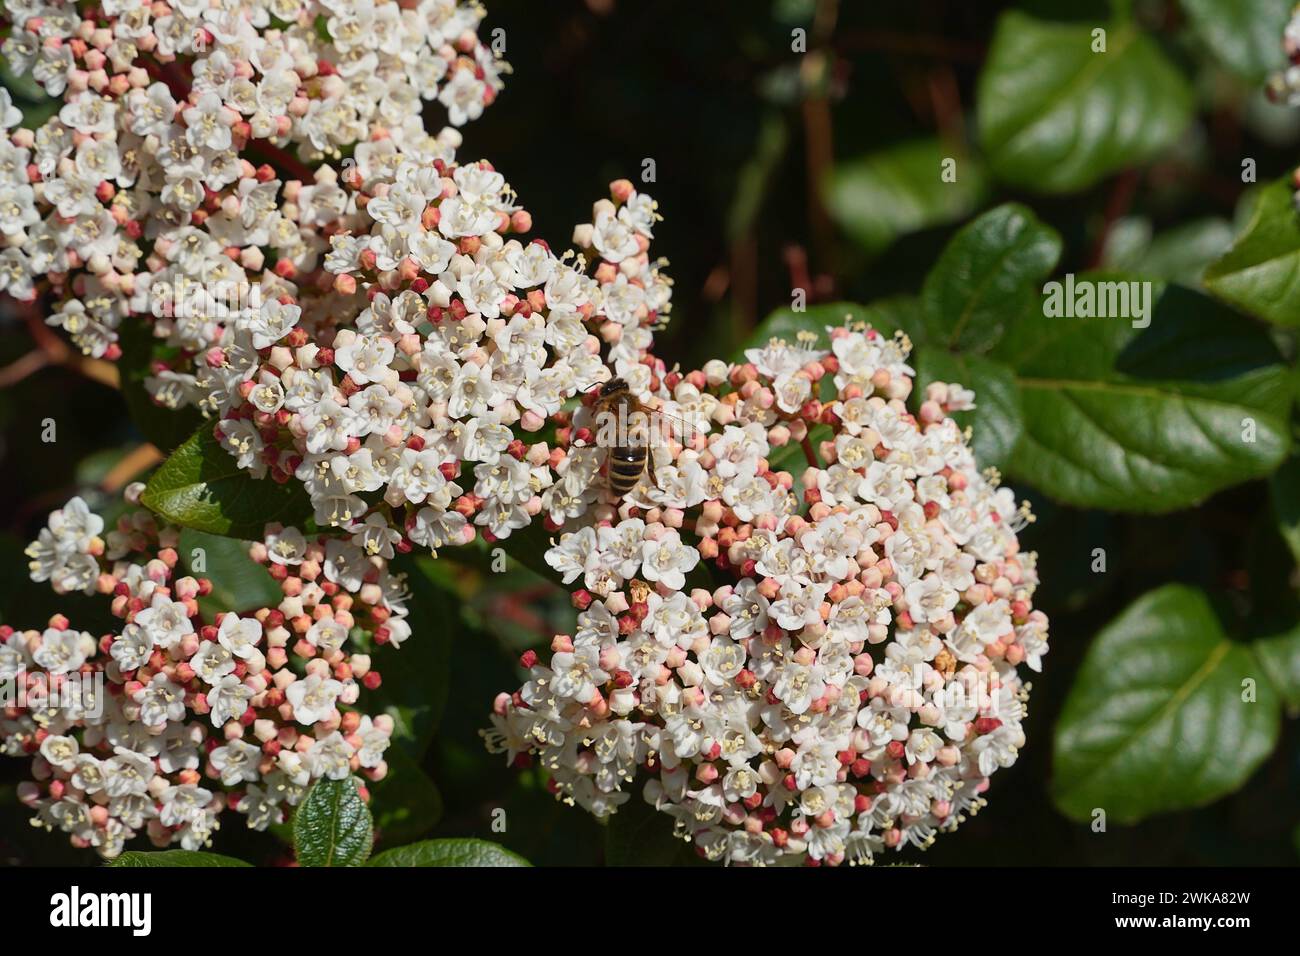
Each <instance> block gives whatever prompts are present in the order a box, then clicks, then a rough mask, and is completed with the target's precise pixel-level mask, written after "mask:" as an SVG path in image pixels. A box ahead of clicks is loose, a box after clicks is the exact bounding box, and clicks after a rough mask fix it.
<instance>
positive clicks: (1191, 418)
mask: <svg viewBox="0 0 1300 956" xmlns="http://www.w3.org/2000/svg"><path fill="white" fill-rule="evenodd" d="M1094 279H1095V280H1097V281H1101V280H1102V279H1108V280H1117V281H1130V280H1129V279H1127V278H1126V277H1114V276H1112V277H1086V276H1085V277H1082V279H1081V280H1080V281H1094ZM1132 281H1140V280H1132ZM1077 284H1078V283H1076V285H1077ZM1150 299H1151V301H1150V303H1149V305H1150V311H1149V312H1148V315H1147V320H1148V321H1149V323H1150V325H1149V327H1148V328H1146V329H1134V328H1133V327H1132V323H1131V322H1130V321H1129V320H1127V319H1126V318H1124V317H1110V318H1100V317H1094V318H1065V317H1056V318H1048V317H1046V316H1043V315H1038V316H1031V317H1026V318H1024V319H1023V320H1021V321H1018V322H1017V323H1016V324H1015V325H1014V326H1013V327H1012V328H1011V329H1010V330H1009V331H1008V334H1007V336H1006V338H1005V339H1004V340H1003V341H1002V342H1001V343H999V345H998V347H997V349H995V351H994V353H993V357H994V358H997V359H1000V360H1002V361H1005V362H1006V363H1007V364H1008V365H1010V366H1011V367H1012V368H1013V369H1014V370H1015V373H1016V381H1017V384H1018V385H1019V386H1020V392H1021V396H1022V403H1023V404H1022V407H1023V410H1024V433H1023V435H1022V437H1021V440H1020V442H1019V444H1018V445H1017V446H1016V448H1015V451H1014V452H1013V454H1012V456H1011V459H1010V461H1009V463H1008V471H1009V472H1010V473H1011V474H1012V475H1013V476H1015V477H1016V478H1017V479H1019V480H1022V481H1025V482H1028V483H1029V484H1031V485H1033V486H1035V487H1036V488H1039V489H1040V490H1042V491H1044V492H1046V493H1047V494H1049V495H1051V496H1052V497H1054V498H1056V499H1058V500H1060V501H1063V502H1066V503H1067V504H1073V505H1079V506H1082V507H1090V508H1108V509H1113V510H1118V511H1148V512H1163V511H1173V510H1175V509H1178V508H1183V507H1186V506H1188V505H1191V504H1194V503H1196V502H1198V501H1200V500H1202V499H1203V498H1205V497H1207V496H1208V495H1210V494H1212V493H1213V492H1215V491H1218V490H1220V489H1222V488H1226V487H1229V486H1230V485H1233V484H1237V483H1239V482H1242V481H1246V480H1248V479H1251V478H1258V477H1261V476H1263V475H1267V474H1268V473H1270V472H1271V471H1272V470H1273V469H1274V468H1276V467H1277V465H1278V464H1279V463H1280V462H1281V461H1282V459H1283V458H1284V457H1285V455H1286V453H1287V449H1288V446H1289V444H1290V436H1289V432H1288V425H1287V415H1288V411H1289V408H1290V403H1291V396H1290V393H1289V388H1290V384H1289V382H1288V373H1287V369H1286V366H1285V365H1283V364H1282V362H1281V358H1280V356H1279V355H1278V352H1277V349H1276V347H1275V346H1274V345H1273V343H1272V342H1271V340H1270V339H1269V337H1268V335H1267V334H1266V333H1265V332H1264V331H1263V330H1262V329H1259V328H1257V327H1255V326H1254V325H1252V324H1251V323H1249V322H1247V321H1245V320H1242V319H1239V318H1237V317H1235V316H1233V315H1232V313H1231V312H1229V311H1227V310H1225V309H1223V308H1221V307H1219V306H1217V305H1216V304H1215V303H1214V302H1213V301H1212V300H1210V299H1208V298H1206V297H1205V296H1202V295H1198V294H1197V293H1195V292H1192V291H1190V290H1187V289H1183V288H1181V287H1178V286H1165V285H1163V284H1161V283H1153V284H1152V286H1151V295H1150ZM1252 438H1253V440H1251V439H1252Z"/></svg>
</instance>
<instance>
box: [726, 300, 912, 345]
mask: <svg viewBox="0 0 1300 956" xmlns="http://www.w3.org/2000/svg"><path fill="white" fill-rule="evenodd" d="M857 322H866V323H868V324H870V325H871V327H872V328H874V329H876V330H878V331H879V332H880V333H881V334H882V335H893V334H894V333H895V332H897V331H899V330H902V331H904V332H908V333H909V334H913V335H915V334H917V333H919V331H920V329H921V321H920V312H919V308H918V304H917V300H916V298H915V297H914V296H905V295H900V296H894V297H892V298H888V299H881V300H879V301H878V302H873V303H872V304H870V305H857V304H855V303H852V302H826V303H823V304H821V305H810V306H808V307H807V308H806V309H803V310H802V311H795V310H794V309H791V308H780V309H777V310H775V311H774V312H771V313H770V314H769V315H768V316H767V318H765V319H764V320H763V321H762V322H760V323H759V324H758V326H757V327H756V328H755V329H754V332H753V334H752V335H751V336H750V337H749V340H748V341H747V342H745V344H744V345H742V346H741V347H740V349H739V350H738V352H737V353H736V356H735V361H738V362H743V361H745V354H744V353H745V351H746V350H747V349H761V348H763V347H764V346H765V345H767V344H768V342H770V341H771V340H772V339H784V340H785V341H787V342H789V343H791V344H794V342H795V340H796V339H797V338H798V336H799V333H800V332H811V333H813V334H814V335H816V336H817V346H818V347H819V348H826V347H828V345H829V344H830V343H829V341H828V339H827V336H826V330H827V329H828V328H834V327H835V326H839V325H845V324H847V323H857Z"/></svg>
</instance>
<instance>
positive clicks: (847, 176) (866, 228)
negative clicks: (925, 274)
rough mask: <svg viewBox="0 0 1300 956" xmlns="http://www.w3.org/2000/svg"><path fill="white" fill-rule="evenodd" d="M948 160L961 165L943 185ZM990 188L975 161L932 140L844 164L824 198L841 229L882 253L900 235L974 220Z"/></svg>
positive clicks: (829, 180)
mask: <svg viewBox="0 0 1300 956" xmlns="http://www.w3.org/2000/svg"><path fill="white" fill-rule="evenodd" d="M945 159H954V160H955V161H956V165H955V173H956V181H955V182H945V181H944V180H943V177H942V174H943V171H944V168H943V163H944V160H945ZM986 186H987V184H986V181H985V174H984V171H983V169H982V168H981V166H980V165H979V163H978V162H977V161H976V160H974V159H973V158H970V157H967V156H964V155H958V154H955V153H954V150H953V149H952V147H950V146H946V145H944V144H943V143H941V142H940V141H939V140H937V139H927V140H919V141H916V142H910V143H902V144H899V145H896V146H890V147H888V148H886V149H883V150H881V151H880V152H877V153H872V154H871V155H869V156H863V157H861V158H860V159H854V160H849V161H847V162H843V163H840V164H839V165H837V166H836V167H835V168H834V170H833V171H832V172H831V175H830V176H829V177H828V178H827V180H826V184H825V189H824V196H823V198H824V201H825V203H826V208H827V210H828V211H829V212H830V214H831V217H832V218H833V219H834V220H835V221H836V222H837V223H838V224H839V226H840V228H841V229H843V230H844V231H845V232H846V233H847V234H848V235H849V236H851V237H852V238H853V239H855V240H856V241H857V242H858V244H859V245H861V246H862V247H863V248H864V249H866V250H867V251H868V252H878V251H880V250H882V249H884V248H885V247H886V246H888V245H889V244H890V243H891V242H893V241H894V239H895V238H897V237H898V236H900V235H903V234H906V233H909V232H916V231H917V230H919V229H925V228H927V227H930V226H937V225H942V224H944V223H948V222H955V221H956V220H958V219H961V218H963V217H965V216H967V215H969V214H970V213H971V212H972V211H973V210H974V209H975V208H976V207H977V206H978V205H979V203H980V201H981V200H982V199H983V196H984V193H985V191H986Z"/></svg>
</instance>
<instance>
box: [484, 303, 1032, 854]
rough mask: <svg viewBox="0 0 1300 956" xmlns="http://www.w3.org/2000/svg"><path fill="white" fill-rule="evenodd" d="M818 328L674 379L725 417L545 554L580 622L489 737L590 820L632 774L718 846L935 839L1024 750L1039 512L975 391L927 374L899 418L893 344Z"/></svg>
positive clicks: (704, 408) (862, 332)
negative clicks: (1025, 544) (1005, 471)
mask: <svg viewBox="0 0 1300 956" xmlns="http://www.w3.org/2000/svg"><path fill="white" fill-rule="evenodd" d="M830 332H831V348H830V350H829V351H823V350H817V349H814V348H811V347H809V344H808V343H807V342H801V343H800V344H799V345H797V346H792V345H787V344H786V343H783V342H774V343H773V344H772V345H771V346H770V347H768V348H765V349H762V350H754V351H751V352H750V353H748V358H749V359H750V361H749V362H748V363H746V364H743V365H738V366H727V365H725V364H724V363H721V362H716V363H711V364H710V365H709V366H707V367H706V368H705V369H704V370H703V371H701V372H693V373H691V374H690V375H687V376H685V377H684V378H682V379H681V380H680V381H678V382H677V383H676V388H675V394H677V397H678V398H679V400H680V401H681V402H682V403H683V404H686V405H689V406H691V407H692V408H694V409H696V410H698V412H699V415H700V416H701V417H704V418H707V419H708V420H710V421H711V422H712V423H714V424H716V425H717V426H719V427H718V428H717V429H716V430H714V431H713V432H712V433H711V434H709V435H707V437H705V436H704V435H702V434H701V435H699V436H697V438H696V440H694V441H692V442H691V443H689V444H688V446H686V447H682V446H680V445H668V446H666V447H664V448H661V449H658V450H657V460H656V463H655V467H654V469H653V473H654V480H653V487H651V485H650V483H648V482H645V483H643V485H642V487H641V489H640V490H639V496H638V497H636V498H634V499H633V501H632V502H630V503H628V504H625V506H624V507H623V508H622V509H621V512H620V514H619V515H617V516H614V517H612V518H611V519H610V520H601V521H597V522H596V523H595V524H593V525H591V526H589V527H585V528H582V529H581V530H578V531H574V532H570V533H568V534H565V535H564V536H563V537H562V538H561V539H560V540H559V542H558V544H556V545H555V546H554V547H553V548H552V549H551V550H550V551H549V552H548V553H547V561H548V562H549V563H550V564H551V566H552V567H553V568H555V569H556V570H557V571H559V572H560V573H561V574H562V575H563V576H564V578H565V580H566V582H569V583H577V582H579V580H580V581H581V583H582V585H583V587H582V589H581V590H579V591H578V592H577V593H576V594H575V595H574V603H575V605H576V606H577V607H579V608H580V609H581V613H580V614H579V616H578V621H577V630H576V631H575V632H574V633H573V634H572V635H559V636H557V637H556V638H555V639H554V642H553V643H552V651H553V654H552V656H551V658H550V660H549V661H545V662H543V661H540V660H538V659H537V657H536V655H535V654H533V653H532V652H529V653H528V654H526V655H525V657H524V660H523V662H522V663H523V665H524V666H525V667H527V668H528V669H529V677H528V680H527V682H526V683H525V684H524V685H523V686H522V687H521V688H520V689H519V690H518V691H517V692H515V693H514V694H502V695H500V696H499V697H498V699H497V702H496V706H495V708H494V710H495V713H494V716H493V729H492V730H491V731H490V732H486V736H487V739H488V743H489V747H490V748H491V749H493V750H495V751H497V752H505V753H506V754H507V755H508V757H509V759H511V760H516V759H530V758H528V757H526V756H525V755H531V757H534V758H535V759H537V760H538V761H539V762H540V765H541V767H542V768H543V769H545V770H546V771H547V772H548V773H549V774H550V775H551V777H552V779H553V786H554V788H555V789H556V792H557V794H558V795H559V796H560V797H561V798H563V799H565V800H567V801H570V802H576V803H577V804H579V805H580V806H582V807H584V808H586V809H587V810H589V811H591V812H592V813H594V814H596V815H597V816H600V817H604V816H606V815H607V814H610V813H613V812H615V810H616V809H617V808H618V806H619V805H620V804H621V803H623V802H624V801H626V800H627V799H629V789H630V788H629V785H630V784H632V783H633V781H634V780H636V779H637V777H638V773H640V774H641V775H642V779H643V780H645V784H644V788H643V795H644V797H645V799H646V800H647V801H648V802H649V803H651V804H652V805H654V806H655V807H656V808H658V809H659V810H661V811H663V812H664V813H666V814H668V815H669V816H671V817H672V818H673V820H674V821H675V825H676V832H677V834H678V835H679V836H681V837H683V838H684V839H687V840H690V841H692V842H693V843H694V845H695V847H696V848H697V851H698V852H699V853H701V854H702V855H703V856H706V857H707V858H709V859H713V860H723V861H728V862H735V863H753V864H767V863H778V862H780V863H789V862H808V861H812V862H818V863H828V864H838V863H841V862H844V861H849V862H857V861H862V862H869V861H871V860H872V858H873V856H874V855H875V854H876V853H877V852H879V851H881V850H882V849H901V848H902V847H903V846H905V845H909V844H910V845H915V846H919V847H925V846H928V845H929V844H930V842H931V841H932V840H933V838H934V835H935V833H936V832H937V831H941V830H950V829H952V828H954V827H956V826H957V825H958V823H959V822H960V821H961V820H963V819H964V817H965V816H966V815H967V814H968V813H970V812H973V811H974V810H975V809H977V808H978V807H979V806H980V805H981V796H980V795H981V794H982V793H983V792H984V791H985V789H986V788H987V786H988V778H989V777H990V776H991V775H992V774H993V772H994V771H996V770H997V769H998V768H1000V767H1006V766H1009V765H1010V764H1011V763H1012V762H1014V761H1015V759H1016V756H1017V752H1018V750H1019V748H1020V746H1021V745H1022V744H1023V742H1024V734H1023V732H1022V729H1021V724H1022V720H1023V718H1024V715H1025V702H1026V700H1027V690H1028V688H1027V686H1026V685H1024V684H1023V683H1022V681H1021V677H1020V674H1019V673H1018V670H1017V666H1018V665H1020V664H1024V665H1026V666H1028V667H1029V668H1031V669H1033V670H1038V668H1039V667H1040V661H1041V657H1042V655H1043V654H1044V653H1045V652H1046V650H1047V643H1046V637H1047V619H1046V617H1045V616H1044V615H1043V614H1042V613H1041V612H1039V611H1035V610H1033V609H1032V605H1031V599H1032V595H1033V592H1034V589H1035V586H1036V584H1037V575H1036V569H1035V557H1034V555H1033V554H1032V553H1030V554H1025V553H1021V552H1020V550H1019V546H1018V542H1017V538H1016V531H1017V530H1018V528H1019V527H1021V526H1022V524H1023V522H1024V521H1026V520H1028V514H1027V512H1026V511H1024V510H1019V511H1018V510H1017V507H1016V503H1015V500H1014V497H1013V495H1012V493H1011V492H1010V491H1009V490H1007V489H1005V488H999V487H997V484H996V479H995V478H991V477H989V476H985V475H982V474H980V473H979V472H978V470H977V469H976V466H975V462H974V459H973V457H972V455H971V452H970V449H969V448H968V446H967V444H966V442H965V440H964V436H963V433H962V431H961V429H960V428H959V427H958V426H957V424H956V423H955V422H954V421H953V420H952V418H951V417H950V416H949V414H948V413H950V412H954V411H959V410H963V409H966V408H969V407H971V404H970V400H971V397H972V396H971V393H970V392H969V391H967V390H965V389H962V388H959V387H957V386H951V385H945V384H942V383H935V384H933V385H932V386H930V388H929V389H928V391H927V394H926V395H925V396H924V400H923V401H922V402H920V403H919V407H918V408H916V409H915V410H909V408H908V407H907V405H906V400H907V399H908V397H909V395H910V393H911V390H912V375H913V371H912V369H911V368H909V367H908V366H907V364H906V358H907V350H908V348H909V346H908V343H907V342H906V339H905V338H902V337H898V338H894V339H888V338H884V337H882V336H880V335H879V334H878V333H876V332H875V331H874V330H871V329H869V328H866V329H854V330H850V329H848V328H838V329H832V330H830ZM665 390H667V383H666V385H665ZM688 391H689V392H690V393H692V394H693V395H694V400H693V401H686V396H685V395H684V394H683V393H684V392H688ZM819 396H825V401H823V400H822V399H821V398H819ZM818 438H820V439H821V440H820V441H819V442H818V446H819V447H818V448H817V449H816V450H814V448H813V439H818ZM786 448H790V449H792V450H794V451H796V452H799V451H802V452H803V453H804V454H805V455H806V456H807V460H808V466H807V467H794V466H793V465H792V464H789V463H788V462H789V461H790V459H789V456H788V455H784V454H783V451H784V450H785V449H786ZM817 454H820V460H818V459H816V457H815V456H816V455H817ZM777 456H781V457H780V459H778V458H777ZM774 460H781V461H784V462H787V464H786V465H785V468H788V469H789V470H778V469H777V468H775V467H774V465H773V461H774ZM796 487H799V488H801V489H802V500H800V497H799V496H798V495H796V494H795V493H794V492H793V491H792V489H794V488H796ZM638 502H639V503H640V504H641V505H642V507H641V508H636V507H632V505H634V504H636V503H638ZM592 517H596V516H595V515H594V514H593V516H592ZM705 560H707V561H709V562H711V563H712V564H714V565H715V566H716V568H717V569H718V571H719V572H720V574H721V580H723V581H727V582H729V583H724V584H722V585H721V586H718V585H717V584H716V582H715V583H713V584H708V585H707V586H706V583H707V582H706V580H705V579H704V578H703V576H702V575H701V574H700V572H702V571H703V568H702V567H701V565H702V563H703V562H704V561H705ZM697 568H698V569H699V570H698V571H697ZM697 576H698V577H700V580H699V581H698V582H697V581H696V580H695V579H696V577H697Z"/></svg>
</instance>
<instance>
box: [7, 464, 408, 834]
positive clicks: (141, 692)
mask: <svg viewBox="0 0 1300 956" xmlns="http://www.w3.org/2000/svg"><path fill="white" fill-rule="evenodd" d="M138 491H139V486H135V488H133V489H131V491H130V492H129V494H128V498H134V497H135V496H136V495H138ZM102 530H103V522H102V520H101V519H100V518H98V517H97V516H95V515H93V514H91V513H90V512H89V511H88V510H87V508H86V505H85V503H84V502H83V501H81V500H80V499H76V498H74V499H73V500H72V501H71V502H69V503H68V505H66V506H65V507H64V508H63V509H61V510H60V511H56V512H54V513H53V514H52V515H51V516H50V520H49V525H48V527H47V528H46V529H43V530H42V532H41V534H40V537H39V540H38V541H36V542H34V543H33V544H32V546H31V547H30V548H29V549H28V554H29V555H30V556H31V558H32V577H33V579H34V580H37V581H43V580H51V581H52V582H53V583H54V586H55V589H56V590H58V591H60V592H68V591H72V590H78V591H85V592H87V593H96V592H97V593H99V594H102V595H104V596H105V599H106V600H110V601H111V607H112V612H113V614H114V615H115V616H116V617H119V618H121V619H122V621H123V624H122V626H121V629H120V631H118V632H117V633H111V634H106V635H104V636H103V637H101V638H99V639H98V640H97V639H95V638H94V637H93V636H92V635H90V634H88V633H85V632H81V631H77V630H75V629H74V628H73V627H72V626H71V624H70V623H69V621H68V620H67V618H66V617H64V616H62V615H56V616H55V617H54V618H53V619H51V621H50V623H49V626H48V627H46V628H45V629H43V630H41V631H36V630H32V631H15V630H14V629H13V628H11V627H8V626H5V627H0V681H2V682H5V683H7V684H10V685H11V686H14V687H16V688H17V691H18V694H17V700H16V701H15V700H12V699H11V700H9V701H7V702H6V706H5V707H4V708H3V709H0V753H4V754H7V755H9V756H23V755H30V756H32V758H33V767H32V770H33V778H34V779H33V780H32V781H31V782H28V783H24V784H22V785H21V786H20V788H19V796H20V798H21V799H22V800H23V802H24V803H25V804H27V805H28V806H30V807H31V808H32V809H34V810H35V811H36V813H37V817H36V821H37V822H38V823H39V824H40V825H43V826H45V827H46V828H47V829H54V828H57V829H59V830H61V831H63V832H65V833H67V834H69V835H70V838H71V840H72V842H73V843H74V845H77V846H82V847H87V846H89V847H94V848H95V849H96V850H97V851H98V852H99V853H100V854H102V855H104V856H106V857H112V856H116V855H117V854H118V853H120V852H121V851H122V848H123V846H124V844H125V843H126V841H127V840H130V839H131V838H132V837H134V836H135V835H136V834H137V833H139V832H142V831H143V832H145V833H147V834H148V836H149V838H150V840H151V841H152V842H153V843H154V844H155V845H157V846H167V845H168V844H171V843H178V844H180V845H181V846H182V847H184V848H186V849H191V850H193V849H197V848H199V847H202V846H204V845H206V844H208V843H209V842H210V838H211V836H212V833H213V831H214V830H215V829H217V827H218V826H219V819H218V818H219V815H220V813H221V811H222V810H223V809H226V808H231V809H234V810H236V811H238V812H239V813H242V814H244V815H245V817H246V818H247V824H248V826H249V827H252V828H254V829H257V830H263V829H265V828H267V827H268V826H270V825H272V824H275V823H280V822H282V821H283V819H284V809H285V808H286V807H292V806H294V805H296V804H297V803H298V802H299V800H300V799H301V798H302V796H303V794H304V793H305V792H306V789H307V787H308V786H309V785H310V784H311V781H312V780H313V779H318V778H322V777H325V778H330V779H336V780H337V779H343V778H345V777H347V776H349V775H350V774H352V773H361V774H364V775H365V776H366V777H368V778H369V779H371V780H379V779H382V778H383V777H384V775H385V774H386V773H387V766H386V764H385V763H384V751H385V750H386V749H387V748H388V745H389V739H390V736H391V734H392V731H393V722H392V718H390V717H388V716H387V715H381V716H378V717H375V718H373V719H372V718H371V717H370V716H368V715H366V714H364V713H362V712H360V711H358V710H356V709H354V707H353V705H355V704H356V702H357V700H358V698H359V696H360V694H361V692H362V689H363V687H364V688H368V689H371V690H373V689H374V688H376V687H378V686H379V683H380V676H379V672H378V671H376V670H374V669H373V668H372V666H371V660H370V656H369V654H368V653H363V651H365V650H368V649H369V647H370V645H372V644H393V645H395V646H396V645H398V644H400V643H401V642H402V641H403V640H405V639H406V638H407V637H408V636H410V632H411V629H410V625H409V624H408V623H407V621H406V609H405V606H404V603H403V602H404V600H405V590H404V583H403V581H402V579H401V578H400V577H397V576H394V575H392V574H390V573H389V572H388V570H387V568H386V566H385V564H384V563H383V562H382V561H380V560H378V559H376V558H372V557H367V556H366V555H365V554H363V553H362V551H361V550H360V549H358V548H356V547H355V546H353V545H351V544H348V543H347V542H343V541H339V540H328V539H323V538H320V539H316V538H308V537H306V536H304V535H303V534H302V533H301V532H299V531H297V530H295V529H293V528H283V527H280V526H278V525H269V526H268V529H267V530H268V536H267V539H266V541H265V543H258V544H254V545H252V546H251V548H250V556H251V557H252V558H253V559H254V560H255V561H257V562H259V563H261V564H262V565H264V566H265V567H267V569H268V570H269V571H270V573H271V576H272V577H273V578H274V579H275V580H276V581H277V582H278V583H279V585H280V588H281V590H282V592H283V598H282V600H281V601H280V602H279V603H278V604H277V605H276V606H275V607H263V608H258V609H256V610H252V611H243V612H241V613H238V614H236V613H229V612H228V613H224V614H217V615H216V616H215V619H209V618H208V617H207V616H206V615H205V614H204V613H203V612H201V610H200V607H199V603H198V600H199V598H200V597H203V596H205V595H208V594H210V593H211V591H212V585H211V582H210V581H209V580H207V579H203V578H199V579H196V578H194V577H178V576H177V574H176V566H177V562H178V555H177V552H176V546H177V541H178V532H177V531H176V530H175V529H169V528H162V529H160V528H158V527H157V526H156V524H155V522H154V519H153V517H152V516H151V515H149V513H148V512H146V511H143V510H133V511H130V512H128V513H127V514H126V515H125V516H124V517H122V518H121V519H120V520H119V521H118V523H117V526H116V527H115V528H114V530H112V531H110V532H109V533H108V534H107V535H106V537H104V538H101V537H100V536H99V534H100V532H101V531H102ZM92 566H93V567H92ZM359 642H360V644H359Z"/></svg>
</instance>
